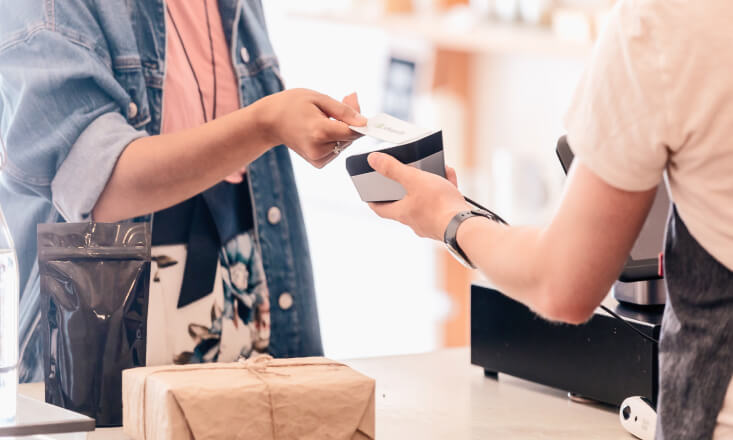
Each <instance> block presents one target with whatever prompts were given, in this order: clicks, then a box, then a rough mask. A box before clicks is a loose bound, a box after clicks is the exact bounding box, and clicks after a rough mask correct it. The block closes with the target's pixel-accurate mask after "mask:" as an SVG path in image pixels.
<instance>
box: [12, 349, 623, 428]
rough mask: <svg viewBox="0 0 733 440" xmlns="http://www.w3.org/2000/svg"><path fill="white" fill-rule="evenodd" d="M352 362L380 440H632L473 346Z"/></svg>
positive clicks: (602, 411) (585, 407)
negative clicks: (487, 365)
mask: <svg viewBox="0 0 733 440" xmlns="http://www.w3.org/2000/svg"><path fill="white" fill-rule="evenodd" d="M347 364H348V365H349V366H351V367H352V368H354V369H356V370H358V371H360V372H362V373H364V374H366V375H368V376H371V377H373V378H375V379H376V381H377V390H376V415H377V436H376V438H377V439H378V440H383V439H384V440H392V439H395V440H403V439H421V440H445V439H449V440H473V439H476V440H478V439H523V440H525V439H538V440H539V439H543V440H549V439H563V440H574V439H577V440H581V439H582V440H587V439H596V440H606V439H608V440H631V439H633V437H631V435H629V434H627V433H626V431H624V429H623V428H622V427H621V425H620V424H619V418H618V409H617V408H615V407H612V406H609V405H602V404H584V403H576V402H572V401H570V400H568V398H567V393H566V392H564V391H562V390H559V389H555V388H549V387H546V386H543V385H538V384H536V383H533V382H529V381H525V380H522V379H518V378H516V377H512V376H509V375H505V374H499V376H498V379H497V378H492V377H485V376H484V370H483V369H482V368H481V367H478V366H473V365H471V364H470V350H469V349H468V348H459V349H450V350H442V351H437V352H434V353H425V354H415V355H405V356H393V357H379V358H371V359H359V360H351V361H347ZM20 392H21V393H22V394H24V395H26V396H30V397H33V398H36V399H39V400H43V384H26V385H20ZM0 438H2V437H0ZM50 438H55V439H58V440H67V439H68V440H70V439H72V438H73V439H83V438H88V439H89V440H129V439H128V438H127V437H126V436H125V435H124V434H123V433H122V430H121V428H112V429H109V428H107V429H97V430H96V431H94V432H92V433H89V434H88V436H87V437H85V436H83V435H82V436H81V437H53V436H44V437H43V439H44V440H47V439H50ZM28 439H29V440H36V439H34V438H33V437H29V438H28Z"/></svg>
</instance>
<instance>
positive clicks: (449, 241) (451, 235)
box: [443, 209, 503, 269]
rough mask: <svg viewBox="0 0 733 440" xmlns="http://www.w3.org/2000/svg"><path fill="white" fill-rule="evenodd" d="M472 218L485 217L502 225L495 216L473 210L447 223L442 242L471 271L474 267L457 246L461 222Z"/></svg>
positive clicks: (456, 216) (487, 212)
mask: <svg viewBox="0 0 733 440" xmlns="http://www.w3.org/2000/svg"><path fill="white" fill-rule="evenodd" d="M473 217H485V218H487V219H489V220H492V221H495V222H498V223H503V220H501V219H500V218H499V217H498V216H497V215H496V214H494V213H493V212H491V211H488V210H484V209H473V210H468V211H461V212H459V213H458V214H456V215H455V216H454V217H453V218H452V219H451V221H450V223H448V227H446V228H445V233H444V234H443V242H444V243H445V244H446V246H448V247H449V248H450V249H452V250H453V251H454V252H455V254H456V255H457V256H458V257H460V259H462V260H463V263H464V264H465V265H466V266H468V267H470V268H472V269H476V266H475V265H474V264H473V263H472V262H471V260H470V259H469V258H468V255H466V252H464V250H463V249H461V246H460V245H459V244H458V228H460V226H461V225H462V224H463V222H465V221H466V220H468V219H470V218H473Z"/></svg>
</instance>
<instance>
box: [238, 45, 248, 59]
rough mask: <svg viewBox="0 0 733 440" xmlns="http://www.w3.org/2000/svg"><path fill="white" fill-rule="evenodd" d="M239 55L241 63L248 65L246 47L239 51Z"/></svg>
mask: <svg viewBox="0 0 733 440" xmlns="http://www.w3.org/2000/svg"><path fill="white" fill-rule="evenodd" d="M239 54H240V55H241V56H242V61H244V62H245V63H249V51H248V50H247V48H246V47H242V49H241V50H240V51H239Z"/></svg>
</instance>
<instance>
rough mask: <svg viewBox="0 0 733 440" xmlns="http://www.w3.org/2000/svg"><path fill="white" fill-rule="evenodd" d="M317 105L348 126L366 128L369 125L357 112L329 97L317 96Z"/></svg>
mask: <svg viewBox="0 0 733 440" xmlns="http://www.w3.org/2000/svg"><path fill="white" fill-rule="evenodd" d="M315 104H316V105H317V106H318V108H320V109H321V111H322V112H323V113H325V114H326V115H327V116H329V117H331V118H334V119H336V120H337V121H341V122H344V123H345V124H347V125H356V126H364V125H366V123H367V119H366V118H365V117H364V116H362V115H361V114H359V112H358V111H357V110H355V109H353V108H352V107H350V106H348V105H346V104H344V103H343V102H338V101H336V100H335V99H333V98H331V97H329V96H326V95H320V94H319V95H317V96H316V98H315Z"/></svg>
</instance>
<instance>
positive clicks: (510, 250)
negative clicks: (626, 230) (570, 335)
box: [457, 217, 620, 323]
mask: <svg viewBox="0 0 733 440" xmlns="http://www.w3.org/2000/svg"><path fill="white" fill-rule="evenodd" d="M556 237H557V236H556V235H553V233H551V232H549V231H548V230H547V229H540V228H535V227H507V226H504V225H500V224H498V223H495V222H492V221H490V220H488V219H484V218H481V217H477V218H473V219H470V220H467V221H466V222H465V223H464V224H463V225H461V227H460V229H459V230H458V237H457V238H458V243H459V245H460V246H461V249H463V250H464V251H465V252H466V254H467V255H468V257H469V259H470V260H471V261H472V262H473V263H474V264H475V265H476V266H477V267H478V268H479V270H481V271H482V272H483V273H484V274H485V275H486V276H487V277H488V278H489V279H490V280H491V282H492V283H493V284H494V285H495V286H496V287H497V288H498V289H499V290H500V291H501V292H502V293H504V294H506V295H507V296H510V297H512V298H514V299H515V300H517V301H520V302H522V303H524V304H526V305H527V306H529V307H530V308H531V309H533V310H534V311H536V312H537V313H538V314H540V315H542V316H544V317H545V318H548V319H551V320H557V321H565V322H572V323H580V322H583V321H585V320H586V319H587V317H588V316H589V315H590V314H591V313H592V311H593V310H594V309H595V307H596V306H597V305H598V303H600V302H601V301H602V299H603V298H604V297H605V295H606V294H607V293H608V288H609V287H610V286H611V284H612V283H613V280H614V279H615V277H613V276H605V277H604V275H603V273H600V274H598V277H596V278H594V277H593V272H590V273H589V272H587V271H588V269H589V268H588V264H587V263H588V262H584V261H580V260H581V259H582V258H583V255H584V254H585V251H584V250H583V249H582V247H583V244H584V243H582V242H580V241H579V240H574V239H573V237H565V239H564V242H563V240H557V239H556ZM574 246H577V247H576V248H575V250H573V249H574ZM619 270H620V267H619ZM603 272H609V271H603ZM610 272H611V273H613V272H614V271H610Z"/></svg>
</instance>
